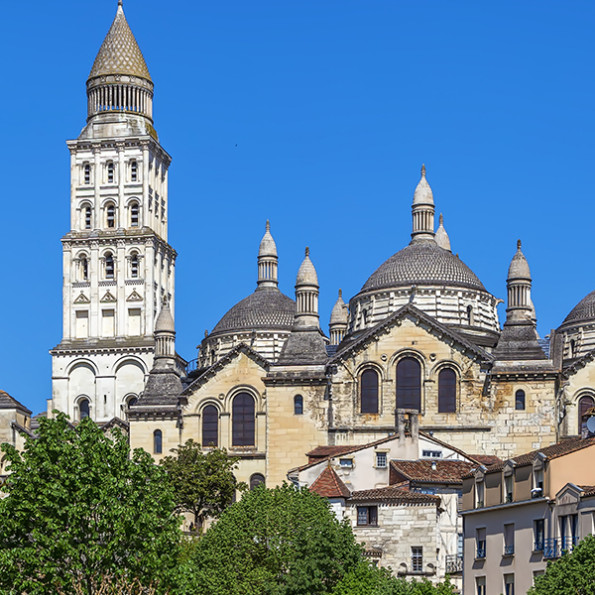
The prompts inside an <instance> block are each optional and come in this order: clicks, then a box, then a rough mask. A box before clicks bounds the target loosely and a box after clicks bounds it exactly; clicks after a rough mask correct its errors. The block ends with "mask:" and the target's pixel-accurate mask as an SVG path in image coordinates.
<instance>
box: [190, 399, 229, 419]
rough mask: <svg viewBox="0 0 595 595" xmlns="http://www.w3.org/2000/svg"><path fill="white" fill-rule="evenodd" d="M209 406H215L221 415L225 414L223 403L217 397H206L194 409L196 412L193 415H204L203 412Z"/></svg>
mask: <svg viewBox="0 0 595 595" xmlns="http://www.w3.org/2000/svg"><path fill="white" fill-rule="evenodd" d="M209 405H213V407H216V408H217V411H218V412H219V414H221V413H222V412H223V405H222V404H221V401H220V400H219V399H217V398H216V397H205V398H204V399H199V400H198V402H197V403H196V406H195V407H194V411H193V412H192V413H197V414H198V415H202V411H203V409H204V408H205V407H208V406H209Z"/></svg>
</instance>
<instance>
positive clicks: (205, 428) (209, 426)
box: [202, 405, 219, 446]
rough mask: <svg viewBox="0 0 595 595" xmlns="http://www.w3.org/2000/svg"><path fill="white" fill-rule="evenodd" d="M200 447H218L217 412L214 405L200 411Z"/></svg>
mask: <svg viewBox="0 0 595 595" xmlns="http://www.w3.org/2000/svg"><path fill="white" fill-rule="evenodd" d="M202 445H203V446H219V412H218V411H217V407H215V406H214V405H207V406H206V407H205V408H204V409H203V411H202Z"/></svg>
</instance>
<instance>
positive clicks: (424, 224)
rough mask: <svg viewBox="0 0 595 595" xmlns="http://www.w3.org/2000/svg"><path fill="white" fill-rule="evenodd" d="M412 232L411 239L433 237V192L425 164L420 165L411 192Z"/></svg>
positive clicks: (413, 240)
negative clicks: (419, 178) (419, 173)
mask: <svg viewBox="0 0 595 595" xmlns="http://www.w3.org/2000/svg"><path fill="white" fill-rule="evenodd" d="M411 212H412V215H413V232H412V233H411V241H412V242H417V241H420V240H433V239H434V194H433V193H432V189H431V188H430V185H429V184H428V181H427V180H426V166H425V165H422V166H421V180H420V181H419V183H418V184H417V188H416V189H415V192H414V194H413V205H412V208H411Z"/></svg>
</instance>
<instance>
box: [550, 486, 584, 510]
mask: <svg viewBox="0 0 595 595" xmlns="http://www.w3.org/2000/svg"><path fill="white" fill-rule="evenodd" d="M582 492H583V490H582V489H581V488H579V487H578V486H577V485H575V484H573V483H567V484H566V485H565V486H564V487H563V488H562V489H560V491H559V492H558V493H557V494H556V504H558V505H559V506H563V505H564V504H575V503H576V502H578V501H579V500H580V498H581V493H582Z"/></svg>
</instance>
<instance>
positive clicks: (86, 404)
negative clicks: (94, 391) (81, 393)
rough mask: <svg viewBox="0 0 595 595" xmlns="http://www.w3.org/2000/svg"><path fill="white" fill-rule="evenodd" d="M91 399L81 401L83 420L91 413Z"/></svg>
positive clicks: (80, 417) (80, 412)
mask: <svg viewBox="0 0 595 595" xmlns="http://www.w3.org/2000/svg"><path fill="white" fill-rule="evenodd" d="M90 409H91V408H90V403H89V399H81V400H80V401H79V419H80V420H83V419H85V417H89V416H90V415H91V411H90Z"/></svg>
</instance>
